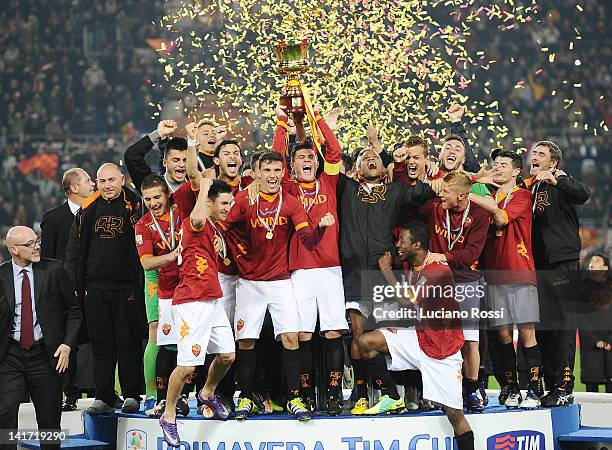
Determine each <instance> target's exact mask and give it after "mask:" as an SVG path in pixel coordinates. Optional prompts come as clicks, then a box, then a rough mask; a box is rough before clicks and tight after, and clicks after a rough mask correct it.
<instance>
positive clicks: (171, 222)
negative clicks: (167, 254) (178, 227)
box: [151, 207, 176, 250]
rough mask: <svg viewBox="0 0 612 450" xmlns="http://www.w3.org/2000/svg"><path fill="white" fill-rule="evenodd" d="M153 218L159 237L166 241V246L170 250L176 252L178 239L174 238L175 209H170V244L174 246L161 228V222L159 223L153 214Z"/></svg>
mask: <svg viewBox="0 0 612 450" xmlns="http://www.w3.org/2000/svg"><path fill="white" fill-rule="evenodd" d="M151 217H152V218H153V224H154V225H155V229H156V230H157V234H159V237H160V238H161V239H162V241H164V244H166V245H167V246H168V248H169V249H170V250H174V249H175V247H176V239H175V238H174V208H172V207H171V208H170V242H171V243H172V245H171V244H170V242H168V240H167V239H166V235H165V234H164V230H162V228H161V227H160V226H159V222H157V219H156V218H155V216H154V215H153V213H151Z"/></svg>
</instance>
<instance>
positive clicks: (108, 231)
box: [94, 216, 123, 239]
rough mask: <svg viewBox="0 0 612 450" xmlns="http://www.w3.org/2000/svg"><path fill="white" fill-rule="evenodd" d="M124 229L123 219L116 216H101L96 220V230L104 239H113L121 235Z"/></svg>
mask: <svg viewBox="0 0 612 450" xmlns="http://www.w3.org/2000/svg"><path fill="white" fill-rule="evenodd" d="M121 228H123V218H122V217H116V216H101V217H98V220H96V225H95V227H94V230H95V232H96V233H100V237H101V238H102V239H113V238H114V237H116V236H117V235H119V234H121Z"/></svg>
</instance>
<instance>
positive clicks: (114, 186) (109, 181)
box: [96, 163, 125, 200]
mask: <svg viewBox="0 0 612 450" xmlns="http://www.w3.org/2000/svg"><path fill="white" fill-rule="evenodd" d="M96 176H97V180H96V183H97V185H98V189H99V190H100V193H101V194H102V197H104V198H105V199H107V200H111V199H113V198H115V197H117V196H118V195H119V194H120V193H121V190H122V189H123V185H124V184H125V178H124V176H123V174H122V173H121V171H120V170H119V167H117V165H116V164H113V163H104V164H102V165H101V166H100V168H99V169H98V172H97V175H96Z"/></svg>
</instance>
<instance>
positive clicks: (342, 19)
mask: <svg viewBox="0 0 612 450" xmlns="http://www.w3.org/2000/svg"><path fill="white" fill-rule="evenodd" d="M170 5H171V6H170ZM576 7H577V9H578V10H579V11H582V7H581V6H580V5H576ZM168 8H169V10H168V11H167V15H166V16H164V17H163V18H162V19H161V20H160V22H159V24H156V26H157V27H159V28H161V29H162V30H164V32H165V33H166V34H167V33H171V36H172V38H173V39H168V40H167V42H168V44H167V45H166V44H162V47H163V46H164V45H165V47H163V48H166V50H167V51H166V52H160V53H159V54H158V56H159V58H158V59H159V63H160V64H161V66H162V68H163V71H164V80H165V84H166V87H170V88H171V89H172V90H173V91H174V93H175V94H176V96H178V97H180V98H181V101H180V102H179V104H178V105H177V106H174V105H173V108H182V109H183V112H184V113H185V114H186V115H187V116H189V117H193V116H195V115H196V114H197V116H198V117H200V116H202V115H206V114H209V115H210V114H213V111H215V110H217V111H218V110H219V109H220V110H221V111H223V113H217V114H219V116H220V117H219V119H221V120H223V121H224V122H225V123H226V124H227V123H229V121H230V120H233V121H234V122H235V123H238V122H240V123H242V124H248V125H249V126H252V127H253V128H254V129H255V130H258V131H259V132H260V133H258V135H259V136H261V137H260V139H259V142H257V143H256V145H258V146H259V148H269V144H270V141H271V134H272V132H273V128H274V126H273V124H274V111H275V105H276V104H277V102H278V97H279V94H280V91H281V90H282V88H283V86H284V85H285V83H286V79H285V78H284V77H283V76H281V75H279V74H278V73H277V72H276V70H275V66H276V64H277V60H276V57H275V55H274V51H273V46H274V44H276V43H277V42H278V41H280V40H283V39H285V40H286V39H292V38H300V39H301V38H307V39H308V40H309V41H310V49H309V53H310V54H309V61H310V66H311V68H310V71H309V72H308V73H306V74H304V75H301V77H300V78H301V80H302V81H303V83H304V84H305V85H306V86H307V87H308V89H309V90H310V94H311V97H312V98H313V99H314V101H315V103H317V104H319V105H320V107H321V109H322V110H323V111H330V110H331V109H332V108H334V107H342V108H344V109H345V111H346V114H345V116H344V117H342V119H341V120H340V121H339V125H340V128H339V130H338V133H337V135H338V137H339V139H340V141H341V143H342V145H343V148H344V150H347V151H352V150H354V149H355V148H357V147H360V146H362V145H363V144H364V141H363V137H364V135H365V127H366V126H367V125H368V124H375V125H376V126H377V128H379V134H380V137H381V140H382V141H383V142H385V143H387V144H390V143H392V142H397V141H398V140H401V139H403V138H405V137H406V136H408V135H409V134H413V133H421V134H423V135H427V136H428V137H431V138H432V140H433V141H434V142H437V141H438V140H439V139H440V137H441V135H442V133H443V132H444V129H445V126H446V124H447V121H446V119H447V118H446V117H445V113H444V111H445V110H446V108H447V107H448V106H449V105H450V104H452V103H455V102H458V103H461V104H464V105H465V106H467V109H468V111H469V112H468V113H467V114H466V117H465V119H467V122H469V123H470V131H472V130H479V131H484V132H486V139H489V141H490V142H492V143H494V142H498V141H500V140H503V139H505V138H506V137H508V136H509V135H510V130H509V128H508V127H507V125H506V123H505V120H504V117H503V114H502V111H511V114H510V115H512V116H520V115H521V113H520V111H519V110H518V109H512V108H508V107H507V106H506V105H505V102H506V100H507V99H503V101H502V102H501V105H500V101H499V100H501V99H497V98H495V95H496V94H497V92H499V91H498V90H497V89H493V88H492V86H490V83H489V82H488V81H487V82H486V83H485V82H482V81H481V80H482V78H485V79H486V78H489V79H490V78H491V77H490V75H489V76H485V72H486V71H488V70H491V68H494V67H495V65H496V64H497V61H496V59H498V58H491V55H488V54H487V52H485V51H484V50H483V49H482V48H476V49H474V50H469V49H470V48H471V47H470V46H469V45H468V43H469V42H470V41H471V40H473V39H471V37H472V35H475V34H477V33H479V32H480V31H481V30H482V27H483V26H487V27H490V28H496V29H497V31H494V32H496V33H499V34H502V37H501V38H502V39H504V37H503V34H504V33H516V32H517V28H520V27H522V26H526V27H539V26H541V20H540V19H539V17H538V5H537V4H536V0H525V1H520V2H518V1H515V0H498V1H496V2H488V3H487V2H480V1H477V0H431V1H429V2H423V1H420V0H389V1H380V0H348V1H342V2H325V1H322V0H301V1H299V2H293V1H292V2H283V1H281V2H278V1H276V0H216V1H214V2H208V1H207V2H205V1H201V0H191V1H190V0H179V1H177V2H169V3H168ZM483 23H484V25H483ZM166 30H167V31H166ZM491 31H493V30H491ZM574 31H575V35H574V34H572V33H571V32H570V34H571V39H574V40H578V39H580V38H581V36H580V31H579V30H578V29H576V28H575V29H574ZM539 45H541V43H540V44H539ZM562 45H563V48H566V47H565V45H567V41H566V42H565V43H563V44H562ZM558 48H559V47H558V46H555V47H554V48H553V47H551V48H550V49H549V48H548V47H541V48H540V50H541V53H545V54H547V57H544V56H543V58H545V59H548V62H549V63H550V64H555V62H556V61H558V60H564V58H563V57H561V56H559V57H557V56H556V54H555V53H554V52H552V53H551V52H550V51H551V50H555V49H558ZM569 48H570V50H573V42H570V43H569ZM496 56H497V55H496ZM520 57H521V55H507V56H506V55H504V59H506V58H507V59H509V60H510V61H511V62H515V59H516V58H520ZM507 59H506V60H507ZM545 59H544V61H542V60H539V61H534V65H535V67H534V68H533V69H531V70H535V72H531V70H529V71H527V73H524V74H520V75H519V76H518V80H511V83H513V84H514V88H515V89H525V88H526V87H529V84H530V83H545V82H546V81H542V78H545V77H538V79H537V81H535V79H534V78H533V77H532V75H530V74H529V72H531V73H532V74H535V75H540V74H541V73H542V72H543V68H542V66H543V63H544V62H545ZM574 59H575V57H574V58H571V60H570V61H572V60H574ZM576 61H578V60H577V59H576ZM578 64H579V63H578ZM578 64H576V65H578ZM547 72H548V73H550V70H549V69H548V68H547ZM527 80H529V81H527ZM563 83H564V84H565V85H566V87H567V89H571V87H573V88H580V87H581V84H580V83H579V82H578V80H572V82H571V83H568V81H567V80H564V82H563ZM542 86H543V87H544V88H545V91H546V92H551V88H555V87H557V88H558V87H559V86H549V85H547V84H543V85H542ZM564 89H565V88H564ZM525 92H526V91H522V92H521V91H519V93H520V94H522V93H525ZM561 93H563V96H570V95H568V92H566V91H565V90H559V97H562V95H561ZM550 95H552V96H556V95H557V89H554V90H552V92H551V94H550ZM563 101H564V107H565V108H566V109H567V108H570V107H571V106H572V104H573V100H571V101H568V100H567V99H563ZM156 106H157V109H158V111H157V112H156V113H154V114H157V115H159V111H161V107H160V104H159V103H157V104H156ZM505 108H507V109H505ZM515 108H516V106H515ZM228 109H231V110H232V111H233V113H232V114H231V116H228V115H227V111H228ZM506 114H507V112H506ZM236 115H238V117H239V119H238V118H237V117H236ZM234 122H232V123H234ZM236 137H238V138H239V139H242V138H243V136H236ZM472 137H473V138H475V137H476V133H475V132H473V133H472ZM512 138H514V137H511V138H509V139H510V140H511V139H512ZM514 139H516V138H514ZM474 141H475V142H474V143H475V146H476V147H478V142H477V141H476V140H475V139H474ZM483 142H485V141H484V140H483Z"/></svg>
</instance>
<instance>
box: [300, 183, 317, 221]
mask: <svg viewBox="0 0 612 450" xmlns="http://www.w3.org/2000/svg"><path fill="white" fill-rule="evenodd" d="M298 189H299V190H300V195H301V196H302V198H303V199H308V197H306V193H305V192H304V190H303V189H302V186H300V185H299V183H298ZM317 195H319V180H317V181H315V195H314V199H315V201H316V199H317ZM314 204H315V202H314V201H313V202H312V203H311V204H310V205H308V207H306V206H304V210H305V211H306V214H308V213H309V212H310V210H311V209H312V206H313V205H314ZM302 205H304V201H302Z"/></svg>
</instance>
